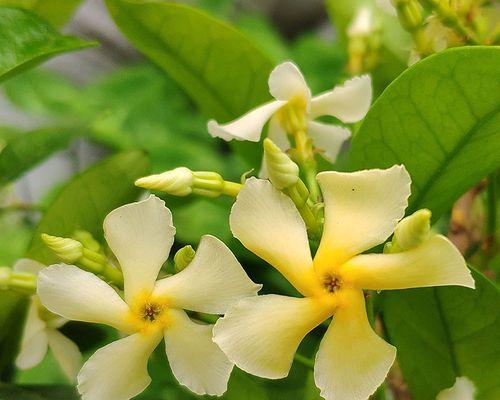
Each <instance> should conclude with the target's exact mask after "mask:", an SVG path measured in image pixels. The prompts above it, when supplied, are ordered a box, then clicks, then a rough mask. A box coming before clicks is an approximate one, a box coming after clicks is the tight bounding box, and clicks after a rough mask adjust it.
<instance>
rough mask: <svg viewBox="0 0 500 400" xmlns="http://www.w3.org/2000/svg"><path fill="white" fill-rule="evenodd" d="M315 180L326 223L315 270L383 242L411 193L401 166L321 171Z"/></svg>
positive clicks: (338, 263) (341, 260)
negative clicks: (321, 200) (320, 192)
mask: <svg viewBox="0 0 500 400" xmlns="http://www.w3.org/2000/svg"><path fill="white" fill-rule="evenodd" d="M318 181H319V184H320V186H321V190H322V192H323V197H324V200H325V225H324V230H323V237H322V238H321V244H320V247H319V249H318V252H317V255H316V258H315V260H314V265H315V267H316V269H317V270H318V269H320V270H321V269H323V268H329V269H330V270H331V268H334V267H335V265H337V266H338V265H340V264H341V263H343V262H344V261H346V260H347V259H349V258H350V257H352V256H354V255H356V254H359V253H362V252H363V251H365V250H368V249H370V248H372V247H373V246H376V245H378V244H380V243H383V242H384V241H385V240H386V239H387V238H388V237H389V236H390V234H391V233H392V232H393V231H394V228H395V227H396V225H397V223H398V221H399V220H400V219H401V218H402V217H403V215H404V211H405V209H406V206H407V204H408V197H409V196H410V182H411V181H410V176H409V175H408V172H406V169H405V168H404V166H393V167H392V168H389V169H385V170H382V169H371V170H364V171H358V172H352V173H342V172H333V171H332V172H322V173H320V174H318Z"/></svg>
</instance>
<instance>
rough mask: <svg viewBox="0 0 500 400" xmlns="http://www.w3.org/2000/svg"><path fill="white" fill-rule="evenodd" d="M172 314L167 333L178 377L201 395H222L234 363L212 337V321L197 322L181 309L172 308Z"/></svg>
mask: <svg viewBox="0 0 500 400" xmlns="http://www.w3.org/2000/svg"><path fill="white" fill-rule="evenodd" d="M171 315H172V323H171V325H170V326H169V327H167V329H166V330H165V333H164V335H165V348H166V352H167V357H168V361H169V363H170V368H171V369H172V372H173V374H174V376H175V378H176V379H177V380H178V381H179V383H181V384H182V385H184V386H186V387H187V388H188V389H189V390H191V391H192V392H194V393H196V394H198V395H204V394H208V395H211V396H221V395H222V394H223V393H224V392H225V391H226V389H227V382H228V380H229V375H230V374H231V371H232V369H233V363H231V362H230V361H229V360H228V359H227V357H226V356H225V355H224V353H223V352H222V351H221V349H220V348H219V347H218V346H217V345H216V344H215V343H214V342H213V341H212V329H213V325H205V324H200V323H197V322H194V321H192V320H191V319H189V317H188V316H187V315H186V313H185V312H184V311H182V310H172V311H171Z"/></svg>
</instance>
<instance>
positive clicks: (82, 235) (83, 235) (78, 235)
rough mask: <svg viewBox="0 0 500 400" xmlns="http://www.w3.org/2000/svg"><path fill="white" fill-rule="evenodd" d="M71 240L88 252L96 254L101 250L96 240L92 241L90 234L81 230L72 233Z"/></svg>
mask: <svg viewBox="0 0 500 400" xmlns="http://www.w3.org/2000/svg"><path fill="white" fill-rule="evenodd" d="M71 238H72V239H75V240H77V241H79V242H80V243H81V244H82V245H83V246H84V247H85V248H87V249H89V250H92V251H96V252H98V251H100V250H101V245H100V244H99V242H98V241H97V240H95V239H94V237H93V236H92V234H91V233H90V232H87V231H84V230H82V229H77V230H76V231H74V232H73V235H72V236H71Z"/></svg>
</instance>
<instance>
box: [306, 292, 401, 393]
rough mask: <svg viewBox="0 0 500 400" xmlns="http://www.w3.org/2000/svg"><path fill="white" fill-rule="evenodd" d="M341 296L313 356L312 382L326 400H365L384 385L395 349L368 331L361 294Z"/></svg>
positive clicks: (350, 293) (353, 293)
mask: <svg viewBox="0 0 500 400" xmlns="http://www.w3.org/2000/svg"><path fill="white" fill-rule="evenodd" d="M343 295H344V296H343V305H342V306H339V308H338V309H337V311H336V312H335V314H334V316H333V322H332V323H331V324H330V327H329V328H328V331H327V332H326V334H325V337H324V338H323V340H322V341H321V344H320V346H319V350H318V353H317V354H316V363H315V366H314V380H315V382H316V386H318V388H319V389H320V390H321V396H322V397H324V398H325V399H326V400H366V399H368V397H369V396H370V395H371V394H372V393H373V392H375V390H377V388H378V387H379V386H380V385H381V384H382V382H383V381H384V379H385V377H386V375H387V373H388V372H389V368H390V367H391V365H392V363H393V362H394V358H395V357H396V348H395V347H393V346H391V345H390V344H388V343H386V342H385V341H384V340H382V339H381V338H380V337H378V336H377V334H376V333H375V332H374V331H373V330H372V328H371V327H370V324H369V322H368V318H367V316H366V310H365V302H364V296H363V292H362V291H350V292H348V293H343Z"/></svg>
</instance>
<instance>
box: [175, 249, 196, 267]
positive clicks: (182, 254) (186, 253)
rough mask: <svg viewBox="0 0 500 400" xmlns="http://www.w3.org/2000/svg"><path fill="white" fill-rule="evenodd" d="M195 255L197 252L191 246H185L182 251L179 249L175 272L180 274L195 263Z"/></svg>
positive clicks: (176, 254)
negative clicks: (192, 262) (190, 264)
mask: <svg viewBox="0 0 500 400" xmlns="http://www.w3.org/2000/svg"><path fill="white" fill-rule="evenodd" d="M195 254H196V252H195V251H194V249H193V248H192V247H191V246H190V245H187V246H184V247H183V248H182V249H179V251H177V253H175V256H174V268H175V272H180V271H182V270H183V269H184V268H186V267H187V266H188V265H189V263H191V261H193V258H194V256H195Z"/></svg>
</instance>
